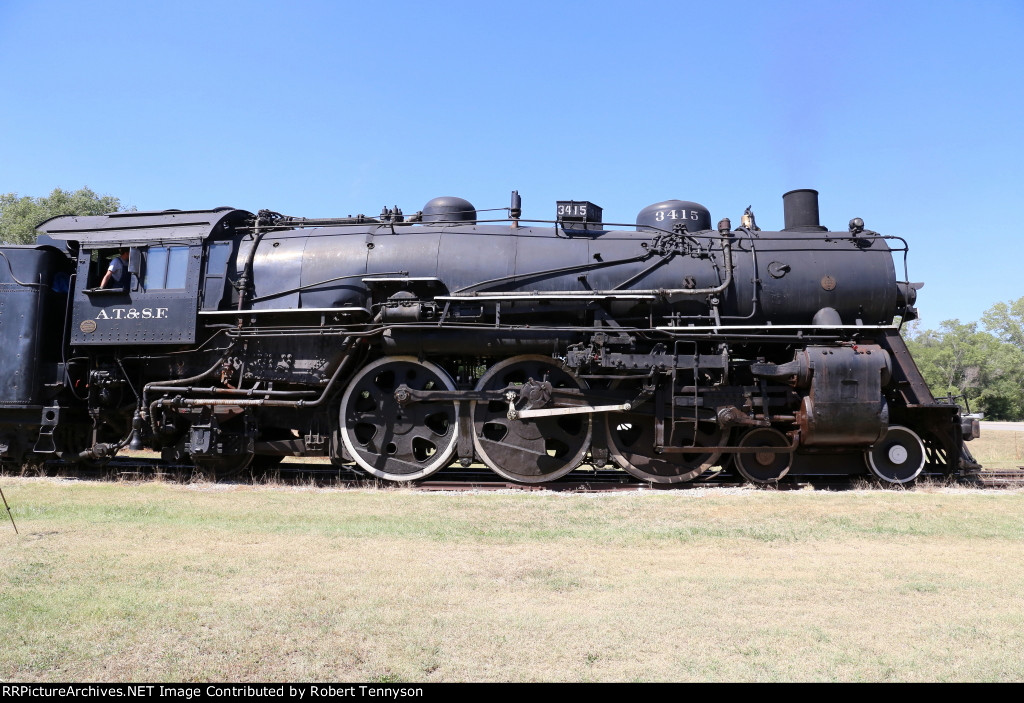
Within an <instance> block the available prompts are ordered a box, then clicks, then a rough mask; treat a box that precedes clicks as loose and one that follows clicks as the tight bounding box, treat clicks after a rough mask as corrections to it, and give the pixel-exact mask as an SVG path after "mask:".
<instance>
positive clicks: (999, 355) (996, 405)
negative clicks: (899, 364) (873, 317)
mask: <svg viewBox="0 0 1024 703" xmlns="http://www.w3.org/2000/svg"><path fill="white" fill-rule="evenodd" d="M907 347H908V348H909V349H910V352H911V354H912V355H913V357H914V360H915V361H916V362H917V366H918V368H919V369H920V370H921V375H923V376H924V379H925V381H926V382H927V383H928V386H929V388H931V390H932V393H933V394H934V395H935V396H937V397H943V396H946V395H953V396H964V397H965V398H967V400H968V402H969V403H970V406H971V410H974V411H981V412H984V413H985V416H986V417H987V418H988V419H991V420H1016V419H1018V418H1020V417H1022V416H1024V349H1022V348H1021V347H1018V346H1016V345H1015V344H1011V343H1009V342H1007V341H1005V340H1003V339H1000V338H999V337H997V336H996V335H994V334H992V333H991V332H987V331H979V330H978V324H977V323H975V322H971V323H962V322H960V321H959V320H946V321H944V322H943V323H942V324H941V325H940V326H939V329H938V330H925V331H923V332H920V331H917V330H916V329H914V328H911V329H909V330H908V339H907Z"/></svg>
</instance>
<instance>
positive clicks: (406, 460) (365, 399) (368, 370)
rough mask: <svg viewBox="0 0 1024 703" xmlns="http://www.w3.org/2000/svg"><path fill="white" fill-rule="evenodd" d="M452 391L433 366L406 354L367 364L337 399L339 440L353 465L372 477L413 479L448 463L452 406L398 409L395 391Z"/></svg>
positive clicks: (453, 437) (453, 438)
mask: <svg viewBox="0 0 1024 703" xmlns="http://www.w3.org/2000/svg"><path fill="white" fill-rule="evenodd" d="M400 385H405V386H408V387H409V388H410V389H412V390H417V391H427V390H449V391H451V390H455V383H454V382H453V381H452V379H451V377H450V376H449V375H448V374H447V373H446V372H445V371H444V369H442V368H441V367H439V366H437V365H436V364H432V363H430V362H429V361H419V360H417V359H416V358H414V357H411V356H408V357H407V356H391V357H384V358H381V359H378V360H377V361H374V362H373V363H371V364H369V365H367V366H366V367H365V368H363V369H362V370H361V371H359V373H358V374H356V377H355V378H354V379H353V380H352V383H351V384H350V385H349V387H348V388H347V389H346V391H345V395H344V396H343V397H342V399H341V437H342V441H343V442H344V443H345V448H346V449H347V450H348V453H349V454H350V455H351V457H352V458H353V459H354V460H355V462H356V463H357V464H358V465H359V466H360V467H362V468H363V469H365V470H366V471H368V472H370V473H371V474H373V475H374V476H377V477H378V478H383V479H386V480H388V481H414V480H416V479H420V478H424V477H425V476H429V475H430V474H432V473H434V472H435V471H439V470H440V469H442V468H444V467H445V466H447V465H448V464H449V463H451V460H452V457H453V456H454V454H455V448H456V443H457V440H458V421H457V413H456V408H455V403H454V402H451V401H445V402H421V403H409V404H408V405H405V406H402V405H399V403H398V401H397V400H396V399H395V390H396V389H397V388H398V387H399V386H400Z"/></svg>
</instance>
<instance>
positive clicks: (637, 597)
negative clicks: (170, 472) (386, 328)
mask: <svg viewBox="0 0 1024 703" xmlns="http://www.w3.org/2000/svg"><path fill="white" fill-rule="evenodd" d="M4 487H5V489H7V490H6V492H7V494H8V498H9V499H11V500H12V503H13V505H14V508H15V516H16V518H17V519H18V522H19V526H20V527H21V529H22V536H21V537H15V536H14V535H13V531H8V532H3V533H0V560H2V563H3V564H4V568H3V570H2V573H0V617H2V618H3V621H4V622H5V624H6V626H7V627H6V632H7V635H6V636H5V646H4V647H3V649H2V651H0V679H5V680H6V679H17V680H94V679H98V680H190V681H191V680H253V681H259V680H265V681H273V680H282V679H292V680H378V681H403V680H410V681H462V680H469V681H506V680H511V681H533V680H537V681H585V680H594V681H630V680H641V681H651V680H668V681H703V680H732V681H768V680H771V681H776V680H784V681H793V680H798V681H803V680H840V681H849V680H853V681H859V680H900V681H906V680H924V681H940V680H941V681H947V680H948V681H963V680H971V681H974V680H1022V679H1024V663H1022V661H1024V656H1022V655H1024V634H1022V633H1024V627H1022V625H1024V607H1022V605H1021V602H1020V595H1019V586H1020V583H1022V582H1024V563H1022V560H1021V559H1020V558H1019V554H1020V550H1021V546H1022V542H1024V510H1022V508H1024V493H1020V492H981V491H961V492H957V493H941V492H930V493H916V492H899V493H897V492H883V491H871V492H859V491H851V492H846V493H827V492H800V493H794V492H767V491H742V492H737V491H733V492H722V493H716V492H714V491H706V492H701V493H696V492H674V493H671V494H664V493H657V494H655V493H648V494H615V495H607V494H605V495H566V494H544V493H520V494H432V493H427V494H424V493H416V492H411V491H336V490H332V491H325V490H311V489H305V490H295V489H285V488H269V487H240V486H228V487H225V486H219V485H207V486H202V487H184V486H179V485H174V484H153V483H147V484H136V485H124V484H93V483H79V482H67V481H55V480H44V479H6V480H5V481H4Z"/></svg>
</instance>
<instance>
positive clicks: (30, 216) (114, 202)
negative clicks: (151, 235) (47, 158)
mask: <svg viewBox="0 0 1024 703" xmlns="http://www.w3.org/2000/svg"><path fill="white" fill-rule="evenodd" d="M120 209H121V201H120V199H118V198H115V197H114V196H112V195H103V196H101V195H97V194H96V193H95V192H94V191H93V190H92V189H91V188H87V187H86V188H80V189H78V190H76V191H74V192H72V191H68V190H62V189H60V188H54V189H53V192H51V193H50V194H49V195H48V196H45V197H40V198H33V197H30V196H27V195H26V196H21V197H19V196H18V194H17V193H4V194H0V242H6V243H8V244H31V243H32V242H34V241H35V240H36V232H35V228H36V227H37V226H38V225H39V224H40V223H42V222H44V221H45V220H48V219H50V218H51V217H56V216H57V215H103V214H105V213H108V212H116V211H118V210H120ZM128 209H131V210H134V209H135V208H128Z"/></svg>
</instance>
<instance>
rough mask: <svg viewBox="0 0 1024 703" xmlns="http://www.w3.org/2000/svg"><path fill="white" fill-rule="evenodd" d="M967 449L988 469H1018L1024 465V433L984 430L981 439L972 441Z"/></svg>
mask: <svg viewBox="0 0 1024 703" xmlns="http://www.w3.org/2000/svg"><path fill="white" fill-rule="evenodd" d="M967 448H968V449H970V450H971V454H972V455H973V456H974V458H975V459H977V460H978V463H980V464H981V465H982V466H984V467H985V468H986V469H1016V468H1018V467H1020V466H1022V465H1024V432H1010V431H1003V430H982V433H981V437H979V438H978V439H975V440H972V441H970V442H969V443H968V444H967Z"/></svg>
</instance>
